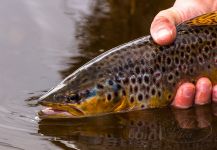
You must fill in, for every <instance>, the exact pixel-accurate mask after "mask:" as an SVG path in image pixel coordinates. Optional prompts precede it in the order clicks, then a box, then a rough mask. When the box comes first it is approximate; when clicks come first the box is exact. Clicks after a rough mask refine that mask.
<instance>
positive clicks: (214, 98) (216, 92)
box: [212, 85, 217, 103]
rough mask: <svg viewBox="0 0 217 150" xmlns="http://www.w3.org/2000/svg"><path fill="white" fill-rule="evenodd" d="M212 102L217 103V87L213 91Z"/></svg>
mask: <svg viewBox="0 0 217 150" xmlns="http://www.w3.org/2000/svg"><path fill="white" fill-rule="evenodd" d="M212 101H213V102H214V103H217V85H215V86H213V89H212Z"/></svg>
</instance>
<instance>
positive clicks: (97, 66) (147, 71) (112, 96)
mask: <svg viewBox="0 0 217 150" xmlns="http://www.w3.org/2000/svg"><path fill="white" fill-rule="evenodd" d="M200 76H206V77H209V78H210V79H211V80H212V82H213V83H216V82H217V12H213V13H209V14H205V15H202V16H199V17H196V18H194V19H191V20H189V21H186V22H184V23H182V24H180V25H178V26H177V37H176V40H175V41H174V42H173V43H172V44H170V45H167V46H159V45H157V44H156V43H154V41H153V39H152V38H151V36H146V37H142V38H140V39H137V40H134V41H131V42H129V43H127V44H124V45H121V46H119V47H116V48H113V49H111V50H109V51H107V52H105V53H103V54H102V55H100V56H98V57H96V58H95V59H93V60H91V61H90V62H88V63H87V64H85V65H84V66H82V67H81V68H79V69H78V70H76V71H75V72H74V73H72V74H71V75H70V76H68V77H67V78H66V79H64V80H63V81H62V82H61V83H60V84H59V85H58V86H57V87H56V88H54V89H52V90H51V91H49V92H48V93H47V94H45V95H44V96H42V97H41V101H40V103H41V104H42V105H44V106H48V107H51V108H49V109H50V111H52V112H53V113H52V114H53V116H54V117H58V115H59V117H60V114H61V117H62V116H65V115H66V114H67V115H68V116H70V117H85V116H93V115H100V114H107V113H114V112H124V111H132V110H140V109H147V108H156V107H163V106H166V105H168V104H169V103H170V102H171V100H172V99H173V97H174V94H175V92H176V91H175V90H176V88H177V86H178V85H179V83H181V82H183V81H190V82H194V81H195V80H196V79H197V78H198V77H200ZM56 110H58V112H62V113H55V112H57V111H56ZM39 114H41V115H44V116H46V115H48V113H46V111H43V110H42V111H41V112H40V113H39ZM48 116H52V115H50V114H49V115H48Z"/></svg>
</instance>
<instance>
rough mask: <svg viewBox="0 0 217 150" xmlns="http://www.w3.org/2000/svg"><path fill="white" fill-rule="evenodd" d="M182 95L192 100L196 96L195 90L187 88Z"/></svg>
mask: <svg viewBox="0 0 217 150" xmlns="http://www.w3.org/2000/svg"><path fill="white" fill-rule="evenodd" d="M182 94H183V96H184V97H186V98H192V97H193V96H194V89H193V88H190V87H185V88H183V90H182Z"/></svg>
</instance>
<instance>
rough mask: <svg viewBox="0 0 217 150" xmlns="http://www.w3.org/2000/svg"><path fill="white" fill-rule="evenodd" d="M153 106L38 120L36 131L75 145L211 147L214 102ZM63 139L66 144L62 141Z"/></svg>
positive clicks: (215, 137) (215, 139) (150, 149)
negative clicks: (185, 106) (182, 106)
mask: <svg viewBox="0 0 217 150" xmlns="http://www.w3.org/2000/svg"><path fill="white" fill-rule="evenodd" d="M212 107H213V111H211V110H212V109H211V106H203V107H196V108H192V109H189V110H170V109H167V108H166V109H154V110H146V111H136V112H130V113H125V114H113V115H107V116H101V117H95V118H83V119H71V120H70V119H65V120H42V121H40V122H39V133H41V134H44V135H47V136H51V137H55V139H54V138H53V139H51V141H52V142H53V143H54V144H56V145H59V146H60V147H61V145H62V146H63V145H64V146H68V147H74V148H77V149H96V150H98V149H129V150H131V149H147V150H154V149H165V150H168V149H177V150H192V149H215V147H216V146H217V127H216V125H217V118H216V117H214V116H215V113H217V112H215V111H216V110H217V109H216V108H217V106H214V105H213V106H212ZM66 143H67V144H66Z"/></svg>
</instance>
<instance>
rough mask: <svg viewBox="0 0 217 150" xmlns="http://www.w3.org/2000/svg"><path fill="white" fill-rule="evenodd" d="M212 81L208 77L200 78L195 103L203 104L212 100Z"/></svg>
mask: <svg viewBox="0 0 217 150" xmlns="http://www.w3.org/2000/svg"><path fill="white" fill-rule="evenodd" d="M211 94H212V83H211V81H210V80H209V79H208V78H204V77H203V78H200V79H199V80H198V81H197V84H196V96H195V104H197V105H203V104H207V103H209V102H210V100H211V99H210V98H211Z"/></svg>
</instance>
